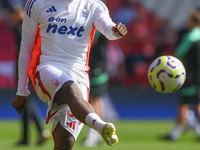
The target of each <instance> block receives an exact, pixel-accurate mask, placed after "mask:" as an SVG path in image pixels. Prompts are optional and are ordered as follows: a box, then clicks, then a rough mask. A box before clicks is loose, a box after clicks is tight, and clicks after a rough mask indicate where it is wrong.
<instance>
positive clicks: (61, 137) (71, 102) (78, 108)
mask: <svg viewBox="0 0 200 150" xmlns="http://www.w3.org/2000/svg"><path fill="white" fill-rule="evenodd" d="M112 30H113V33H114V35H116V36H117V37H123V36H125V35H126V34H127V29H126V27H125V25H123V24H122V23H118V24H117V25H116V26H113V28H112ZM53 102H54V103H57V104H68V106H69V107H70V109H71V111H72V113H73V115H74V116H75V117H76V118H77V119H78V120H79V121H81V122H83V123H85V117H86V116H87V115H88V114H89V113H95V110H94V108H93V107H92V105H91V104H90V103H88V102H86V101H85V100H83V97H82V93H81V91H80V89H79V88H78V86H77V85H76V83H75V82H73V81H67V82H65V83H64V84H63V86H62V87H61V88H60V89H59V90H58V91H57V92H56V94H55V98H54V100H53ZM26 104H27V97H25V96H18V95H17V96H16V98H15V99H14V100H13V102H12V106H13V107H14V108H15V109H16V110H17V112H18V114H19V115H20V114H21V113H22V111H23V109H24V108H25V106H26ZM85 124H86V123H85ZM74 142H75V139H74V137H73V136H72V135H71V133H69V132H68V131H67V130H66V129H64V128H63V127H62V126H61V125H60V123H59V124H58V125H57V127H56V129H55V131H54V145H55V147H54V150H72V148H73V145H74Z"/></svg>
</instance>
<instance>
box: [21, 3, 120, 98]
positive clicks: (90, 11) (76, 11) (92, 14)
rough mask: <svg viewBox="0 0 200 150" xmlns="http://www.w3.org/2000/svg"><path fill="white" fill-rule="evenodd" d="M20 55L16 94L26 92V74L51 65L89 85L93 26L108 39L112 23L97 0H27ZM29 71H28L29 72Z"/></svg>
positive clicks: (26, 93) (23, 94) (114, 37)
mask: <svg viewBox="0 0 200 150" xmlns="http://www.w3.org/2000/svg"><path fill="white" fill-rule="evenodd" d="M24 11H25V15H24V19H23V26H22V42H21V48H20V55H19V62H18V65H19V81H18V91H17V95H21V96H28V95H29V93H30V92H29V91H28V88H27V85H28V84H27V83H28V74H29V76H30V78H31V79H32V80H33V78H34V77H33V76H34V74H35V72H36V71H37V70H40V69H42V68H43V67H45V66H48V65H53V66H55V67H57V68H59V69H61V70H62V71H64V72H67V73H69V74H70V75H72V76H73V77H75V78H76V79H77V80H78V81H79V82H81V83H83V84H84V85H86V86H87V87H89V78H88V70H89V67H88V60H89V51H90V47H91V44H92V40H93V36H94V32H95V30H96V29H97V30H99V31H100V32H101V33H102V34H104V35H105V36H106V37H107V38H108V39H109V40H115V39H117V37H116V36H114V35H113V33H112V27H113V26H114V25H115V23H114V22H113V21H112V20H111V18H110V16H109V12H108V9H107V7H106V6H105V4H104V3H102V2H101V1H100V0H56V1H55V0H28V1H27V3H26V5H25V9H24ZM28 72H29V73H28Z"/></svg>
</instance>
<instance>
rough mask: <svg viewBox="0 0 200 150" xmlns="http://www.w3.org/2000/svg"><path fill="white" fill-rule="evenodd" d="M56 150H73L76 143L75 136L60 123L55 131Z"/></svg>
mask: <svg viewBox="0 0 200 150" xmlns="http://www.w3.org/2000/svg"><path fill="white" fill-rule="evenodd" d="M53 139H54V150H72V148H73V145H74V143H75V139H74V136H72V134H71V133H70V132H69V131H67V130H66V129H64V128H63V127H62V126H61V124H60V123H58V125H57V126H56V128H55V130H54V137H53Z"/></svg>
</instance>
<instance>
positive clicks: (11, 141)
mask: <svg viewBox="0 0 200 150" xmlns="http://www.w3.org/2000/svg"><path fill="white" fill-rule="evenodd" d="M114 123H115V126H116V128H117V135H118V137H119V143H118V144H115V145H114V146H113V147H110V146H107V145H106V144H105V142H102V143H101V144H100V145H99V146H98V147H94V148H86V147H84V145H83V140H84V138H85V135H86V132H87V128H86V126H84V128H83V130H82V131H81V134H80V136H79V137H78V140H77V142H76V143H75V145H74V149H73V150H90V149H91V150H188V149H189V150H200V141H197V135H196V134H195V132H194V131H193V130H191V131H188V132H186V133H184V134H183V135H182V136H181V138H180V139H179V140H178V141H176V142H173V141H163V140H160V139H159V136H160V135H164V134H166V133H168V132H169V131H170V130H171V128H172V127H173V124H174V123H173V121H171V120H169V121H163V120H160V121H158V120H157V121H154V120H148V121H145V120H143V121H138V120H120V121H116V122H114ZM44 127H45V128H47V129H49V130H50V129H51V123H50V124H49V125H44ZM29 130H30V133H29V134H30V144H29V146H20V147H17V146H15V142H17V140H19V138H20V132H21V124H20V121H19V120H18V121H16V120H15V121H11V120H10V121H9V120H0V150H53V139H52V138H51V139H50V140H48V141H47V142H46V143H45V144H43V145H41V146H37V145H35V142H36V140H37V133H36V129H35V125H34V124H31V126H30V129H29Z"/></svg>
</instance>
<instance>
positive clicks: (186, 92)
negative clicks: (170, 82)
mask: <svg viewBox="0 0 200 150" xmlns="http://www.w3.org/2000/svg"><path fill="white" fill-rule="evenodd" d="M188 30H189V31H188V33H187V34H185V36H184V37H183V38H182V40H181V42H180V44H179V45H178V47H177V48H176V50H175V56H176V57H177V58H179V59H181V60H182V61H183V64H184V66H185V69H186V80H185V83H184V85H183V87H182V88H181V89H180V90H179V94H180V106H179V110H178V116H177V120H176V125H175V127H174V129H173V130H172V131H171V133H170V134H169V135H167V136H165V137H164V138H165V139H169V140H177V139H178V138H179V137H180V136H181V133H182V132H183V129H184V123H185V121H186V116H187V113H188V112H189V109H190V106H191V105H194V106H195V108H196V112H197V116H198V119H197V120H198V123H197V124H196V125H195V127H194V128H195V131H196V133H197V135H198V138H199V139H200V97H199V96H200V95H199V94H200V93H199V92H200V70H199V68H200V61H199V53H200V12H199V11H193V12H192V13H191V14H190V18H189V25H188ZM193 120H194V119H193ZM194 121H195V120H194Z"/></svg>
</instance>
